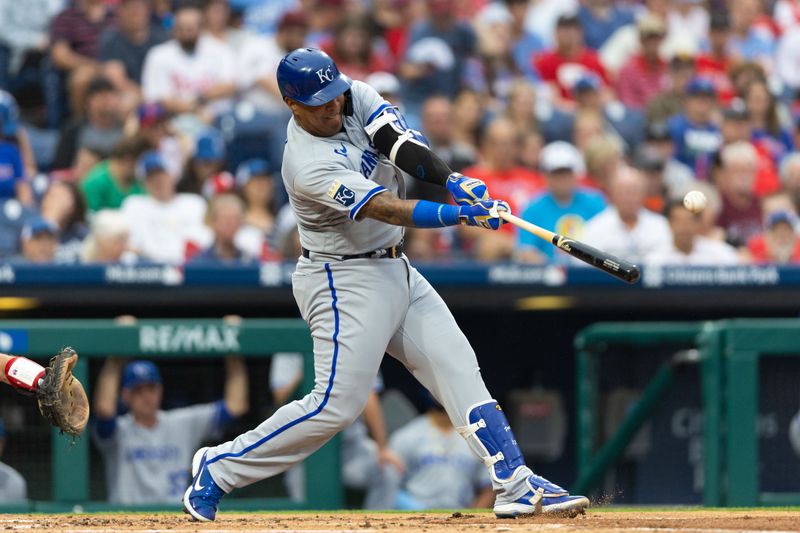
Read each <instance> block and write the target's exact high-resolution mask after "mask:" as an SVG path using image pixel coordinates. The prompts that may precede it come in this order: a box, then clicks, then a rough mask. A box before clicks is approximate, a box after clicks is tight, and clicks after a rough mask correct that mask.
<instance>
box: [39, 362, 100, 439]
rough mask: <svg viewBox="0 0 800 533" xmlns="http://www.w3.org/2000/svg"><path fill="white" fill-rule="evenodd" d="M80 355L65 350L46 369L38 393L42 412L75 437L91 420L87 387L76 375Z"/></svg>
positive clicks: (63, 430)
mask: <svg viewBox="0 0 800 533" xmlns="http://www.w3.org/2000/svg"><path fill="white" fill-rule="evenodd" d="M77 362H78V354H77V353H75V350H73V349H72V348H68V347H67V348H62V349H61V351H60V352H59V353H58V354H57V355H56V356H55V357H53V358H52V359H50V364H49V365H48V366H47V368H45V372H44V378H42V381H41V384H40V385H39V387H38V389H37V390H36V399H37V401H38V402H39V411H40V412H41V413H42V416H43V417H45V418H46V419H47V420H49V421H50V423H51V424H52V425H54V426H56V427H58V428H60V429H61V432H62V433H67V434H68V435H72V436H73V437H77V436H78V435H80V434H81V433H82V432H83V430H84V429H85V428H86V423H87V422H88V421H89V399H88V398H87V397H86V391H84V390H83V385H81V382H80V381H78V380H77V379H76V378H75V376H73V375H72V368H73V367H74V366H75V363H77Z"/></svg>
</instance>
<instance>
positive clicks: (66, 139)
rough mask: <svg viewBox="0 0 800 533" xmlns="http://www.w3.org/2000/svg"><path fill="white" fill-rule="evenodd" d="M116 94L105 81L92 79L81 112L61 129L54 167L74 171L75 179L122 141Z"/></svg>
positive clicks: (106, 155)
mask: <svg viewBox="0 0 800 533" xmlns="http://www.w3.org/2000/svg"><path fill="white" fill-rule="evenodd" d="M120 104H121V100H120V94H119V91H117V90H116V88H114V85H113V84H112V83H111V82H110V81H109V80H108V79H106V78H103V77H97V78H94V79H93V80H91V82H90V83H89V85H88V87H87V88H86V93H85V99H84V101H83V113H81V114H80V115H79V116H76V117H73V118H72V119H71V120H70V121H69V122H67V123H66V124H65V125H64V127H63V128H62V129H61V133H60V135H59V139H58V147H57V148H56V154H55V156H54V159H53V168H56V169H69V168H71V169H73V174H74V176H75V177H76V178H77V179H80V178H82V177H83V176H84V175H85V174H86V172H87V171H88V170H89V169H90V168H92V167H93V166H94V165H96V164H97V163H98V162H99V161H100V160H101V159H105V158H106V157H108V156H109V154H110V153H111V151H112V149H113V147H114V145H115V144H116V143H117V142H118V141H119V140H120V139H122V135H123V128H122V126H123V124H122V118H123V117H122V114H121V112H120V111H121V107H120Z"/></svg>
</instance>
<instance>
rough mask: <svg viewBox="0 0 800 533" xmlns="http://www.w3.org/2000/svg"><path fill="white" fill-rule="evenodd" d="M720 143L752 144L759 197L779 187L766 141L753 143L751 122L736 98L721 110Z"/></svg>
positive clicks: (745, 110)
mask: <svg viewBox="0 0 800 533" xmlns="http://www.w3.org/2000/svg"><path fill="white" fill-rule="evenodd" d="M720 130H721V132H722V145H723V146H727V145H729V144H733V143H737V142H746V143H750V144H753V146H754V147H755V149H756V152H757V153H758V174H757V175H756V184H755V193H756V194H757V195H758V196H759V197H763V196H766V195H768V194H771V193H773V192H775V191H776V190H778V189H779V188H780V180H779V178H778V173H777V170H776V165H775V161H774V160H773V158H772V154H771V153H770V152H769V147H768V144H767V143H764V142H758V143H754V142H752V140H753V139H754V138H755V135H754V134H753V122H752V121H751V120H750V115H749V113H748V112H747V109H746V108H745V107H744V105H743V104H742V103H741V102H739V101H738V100H736V101H734V102H733V103H732V104H731V106H730V107H727V108H725V109H724V110H723V112H722V125H721V127H720Z"/></svg>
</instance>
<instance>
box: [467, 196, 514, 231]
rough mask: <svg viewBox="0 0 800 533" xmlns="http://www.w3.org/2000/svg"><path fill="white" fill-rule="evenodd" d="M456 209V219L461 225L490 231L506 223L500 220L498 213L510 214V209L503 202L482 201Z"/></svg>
mask: <svg viewBox="0 0 800 533" xmlns="http://www.w3.org/2000/svg"><path fill="white" fill-rule="evenodd" d="M458 209H459V213H458V218H459V220H460V222H461V223H462V224H464V225H466V226H479V227H481V228H486V229H490V230H498V229H500V226H502V225H503V224H505V222H506V221H505V220H503V219H502V218H500V211H506V212H508V213H510V212H511V208H510V207H509V206H508V204H507V203H506V202H504V201H503V200H482V201H480V202H477V203H476V204H474V205H462V206H461V207H459V208H458Z"/></svg>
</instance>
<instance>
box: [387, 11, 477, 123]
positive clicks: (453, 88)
mask: <svg viewBox="0 0 800 533" xmlns="http://www.w3.org/2000/svg"><path fill="white" fill-rule="evenodd" d="M476 44H477V42H476V37H475V32H474V31H473V29H472V27H470V26H469V25H468V24H466V23H463V22H459V21H458V19H457V18H456V14H455V1H454V0H431V1H430V2H428V14H427V17H426V18H425V19H424V20H422V21H420V22H418V23H417V24H415V25H414V26H413V27H412V28H411V31H410V34H409V36H408V46H407V48H406V53H405V56H404V58H403V61H402V62H401V63H400V65H399V66H398V74H399V76H400V79H401V80H403V82H404V83H405V93H404V104H405V109H404V112H405V116H406V119H407V120H408V122H409V126H410V127H412V128H415V129H419V121H420V113H421V111H422V104H423V103H424V102H425V100H426V99H427V98H428V97H429V96H430V95H432V94H441V95H444V96H446V97H448V98H454V97H455V96H456V94H458V91H459V89H460V88H461V86H462V79H463V74H464V68H465V63H466V60H467V58H468V57H470V56H471V55H472V54H473V53H474V52H475V47H476Z"/></svg>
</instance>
